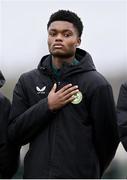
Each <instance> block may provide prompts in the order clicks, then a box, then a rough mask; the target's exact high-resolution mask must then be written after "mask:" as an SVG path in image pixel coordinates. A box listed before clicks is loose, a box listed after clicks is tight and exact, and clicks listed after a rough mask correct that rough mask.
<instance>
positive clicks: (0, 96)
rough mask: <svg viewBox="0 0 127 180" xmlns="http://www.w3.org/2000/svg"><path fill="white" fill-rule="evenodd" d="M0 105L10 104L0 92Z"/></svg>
mask: <svg viewBox="0 0 127 180" xmlns="http://www.w3.org/2000/svg"><path fill="white" fill-rule="evenodd" d="M0 104H10V100H9V99H8V98H7V97H5V96H4V95H3V94H2V93H1V92H0Z"/></svg>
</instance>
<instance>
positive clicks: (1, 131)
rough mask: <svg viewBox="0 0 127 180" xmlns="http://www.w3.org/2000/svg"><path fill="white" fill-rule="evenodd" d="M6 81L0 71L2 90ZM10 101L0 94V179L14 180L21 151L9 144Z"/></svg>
mask: <svg viewBox="0 0 127 180" xmlns="http://www.w3.org/2000/svg"><path fill="white" fill-rule="evenodd" d="M4 82H5V79H4V77H3V75H2V73H1V71H0V88H1V87H2V86H3V84H4ZM10 108H11V104H10V101H9V100H8V99H7V98H6V97H5V96H4V95H3V94H2V93H0V179H8V178H12V176H13V175H14V173H15V172H16V170H17V167H18V163H19V149H17V148H16V147H15V146H13V145H12V144H9V143H8V137H7V132H8V131H7V127H8V117H9V112H10Z"/></svg>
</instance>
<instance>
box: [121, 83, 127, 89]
mask: <svg viewBox="0 0 127 180" xmlns="http://www.w3.org/2000/svg"><path fill="white" fill-rule="evenodd" d="M121 88H123V89H125V90H126V91H127V81H126V82H124V83H122V84H121Z"/></svg>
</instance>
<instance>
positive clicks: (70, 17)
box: [47, 10, 83, 37]
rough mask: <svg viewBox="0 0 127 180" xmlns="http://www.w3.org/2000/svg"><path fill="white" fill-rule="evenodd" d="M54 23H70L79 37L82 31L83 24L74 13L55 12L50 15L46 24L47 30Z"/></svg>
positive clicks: (66, 11) (65, 11)
mask: <svg viewBox="0 0 127 180" xmlns="http://www.w3.org/2000/svg"><path fill="white" fill-rule="evenodd" d="M54 21H68V22H70V23H72V24H73V25H74V26H75V28H76V29H77V31H78V35H79V37H81V35H82V31H83V23H82V21H81V19H80V18H79V17H78V16H77V14H76V13H74V12H72V11H69V10H58V11H57V12H55V13H53V14H51V16H50V19H49V21H48V24H47V29H48V28H49V26H50V24H51V23H52V22H54Z"/></svg>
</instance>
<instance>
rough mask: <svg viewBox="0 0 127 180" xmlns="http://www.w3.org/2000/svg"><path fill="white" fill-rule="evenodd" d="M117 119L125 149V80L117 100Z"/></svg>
mask: <svg viewBox="0 0 127 180" xmlns="http://www.w3.org/2000/svg"><path fill="white" fill-rule="evenodd" d="M117 119H118V127H119V136H120V140H121V142H122V144H123V146H124V148H125V150H126V151H127V82H126V83H123V84H122V85H121V87H120V92H119V97H118V102H117Z"/></svg>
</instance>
